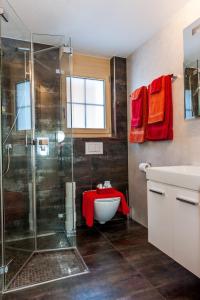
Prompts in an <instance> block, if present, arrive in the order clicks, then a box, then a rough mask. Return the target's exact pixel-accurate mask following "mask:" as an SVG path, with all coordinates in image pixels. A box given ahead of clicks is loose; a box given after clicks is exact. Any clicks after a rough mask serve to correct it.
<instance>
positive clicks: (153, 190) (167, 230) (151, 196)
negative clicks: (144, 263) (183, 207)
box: [147, 181, 172, 256]
mask: <svg viewBox="0 0 200 300" xmlns="http://www.w3.org/2000/svg"><path fill="white" fill-rule="evenodd" d="M147 190H148V239H149V242H150V243H152V244H153V245H155V246H156V247H158V248H159V249H160V250H162V251H163V252H164V253H166V254H167V255H169V256H172V241H171V240H172V214H171V206H172V204H171V197H170V194H169V193H170V191H169V189H168V186H167V185H165V184H162V183H158V182H152V181H148V183H147Z"/></svg>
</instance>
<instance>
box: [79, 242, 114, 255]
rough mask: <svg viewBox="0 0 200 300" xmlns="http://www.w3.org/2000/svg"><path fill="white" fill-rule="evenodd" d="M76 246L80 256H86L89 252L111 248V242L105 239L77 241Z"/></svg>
mask: <svg viewBox="0 0 200 300" xmlns="http://www.w3.org/2000/svg"><path fill="white" fill-rule="evenodd" d="M77 247H78V250H79V252H80V253H81V255H82V256H88V255H91V254H96V253H102V252H105V251H110V250H113V249H114V248H113V246H112V244H111V243H109V242H107V241H103V242H95V243H93V242H89V243H84V242H77Z"/></svg>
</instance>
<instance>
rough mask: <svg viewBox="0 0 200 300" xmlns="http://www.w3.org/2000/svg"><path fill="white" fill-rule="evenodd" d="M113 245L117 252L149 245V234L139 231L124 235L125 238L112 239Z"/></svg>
mask: <svg viewBox="0 0 200 300" xmlns="http://www.w3.org/2000/svg"><path fill="white" fill-rule="evenodd" d="M111 243H112V245H113V246H114V247H115V249H117V250H122V249H126V248H127V247H130V246H136V245H143V244H146V243H147V232H146V231H144V232H142V231H139V232H134V233H127V234H124V237H120V238H119V239H117V238H115V239H111Z"/></svg>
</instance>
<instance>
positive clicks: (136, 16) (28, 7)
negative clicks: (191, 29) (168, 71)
mask: <svg viewBox="0 0 200 300" xmlns="http://www.w3.org/2000/svg"><path fill="white" fill-rule="evenodd" d="M9 2H10V4H11V5H12V6H13V7H14V8H15V10H16V12H17V14H18V15H19V16H20V17H21V19H22V20H23V21H24V23H25V24H26V25H27V26H28V27H29V29H30V30H31V31H32V32H37V33H49V34H65V35H66V37H71V38H72V46H73V48H74V49H75V50H76V51H79V52H83V53H87V54H93V55H101V56H108V57H111V56H114V55H117V56H122V57H127V56H128V55H129V54H131V53H132V52H133V51H134V50H135V49H136V48H138V47H139V46H140V45H141V44H143V43H144V42H145V41H146V40H148V39H149V38H150V37H151V36H152V35H153V34H154V33H156V32H157V31H159V29H160V28H161V27H162V26H164V25H165V24H167V23H168V21H169V18H171V17H172V15H173V14H175V13H176V12H177V11H178V10H179V9H180V8H181V7H182V6H183V5H184V4H186V2H188V0H174V1H169V0H56V1H55V0H9Z"/></svg>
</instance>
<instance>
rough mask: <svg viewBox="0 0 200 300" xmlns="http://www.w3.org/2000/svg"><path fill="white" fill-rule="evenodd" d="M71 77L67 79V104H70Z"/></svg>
mask: <svg viewBox="0 0 200 300" xmlns="http://www.w3.org/2000/svg"><path fill="white" fill-rule="evenodd" d="M70 101H71V99H70V77H67V102H70Z"/></svg>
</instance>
